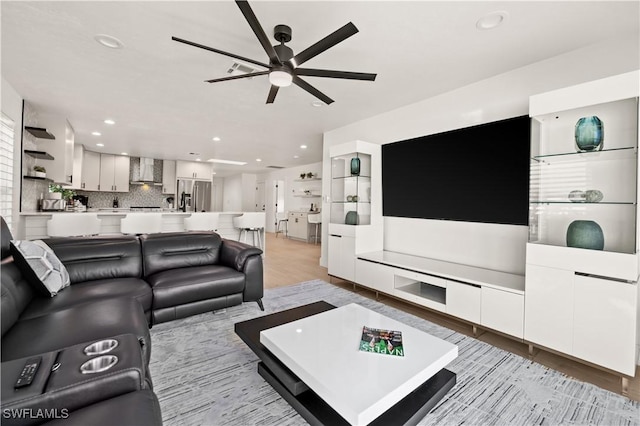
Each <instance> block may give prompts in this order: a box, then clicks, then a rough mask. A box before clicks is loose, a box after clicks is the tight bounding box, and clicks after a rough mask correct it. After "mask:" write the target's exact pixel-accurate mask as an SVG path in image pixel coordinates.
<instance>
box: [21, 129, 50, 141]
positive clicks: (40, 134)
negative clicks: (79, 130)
mask: <svg viewBox="0 0 640 426" xmlns="http://www.w3.org/2000/svg"><path fill="white" fill-rule="evenodd" d="M24 129H25V130H26V131H27V132H29V133H31V134H32V135H33V136H35V137H36V138H39V139H55V138H56V137H55V136H53V135H52V134H51V133H49V132H47V129H44V128H42V127H31V126H24Z"/></svg>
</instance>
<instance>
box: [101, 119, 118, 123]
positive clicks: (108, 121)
mask: <svg viewBox="0 0 640 426" xmlns="http://www.w3.org/2000/svg"><path fill="white" fill-rule="evenodd" d="M104 124H116V122H115V121H113V120H111V119H108V118H107V119H106V120H104Z"/></svg>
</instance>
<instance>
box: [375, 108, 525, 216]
mask: <svg viewBox="0 0 640 426" xmlns="http://www.w3.org/2000/svg"><path fill="white" fill-rule="evenodd" d="M529 133H530V125H529V117H528V116H522V117H515V118H510V119H507V120H502V121H496V122H493V123H488V124H482V125H478V126H473V127H467V128H464V129H457V130H452V131H449V132H445V133H439V134H435V135H429V136H422V137H419V138H415V139H409V140H405V141H401V142H394V143H389V144H385V145H383V146H382V199H383V202H382V209H383V215H384V216H395V217H410V218H423V219H443V220H457V221H465V222H485V223H499V224H510V225H527V223H528V208H529V144H530V134H529Z"/></svg>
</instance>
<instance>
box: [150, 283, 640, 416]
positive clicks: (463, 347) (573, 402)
mask: <svg viewBox="0 0 640 426" xmlns="http://www.w3.org/2000/svg"><path fill="white" fill-rule="evenodd" d="M319 300H325V301H327V302H329V303H331V304H333V305H336V306H342V305H346V304H349V303H358V304H360V305H362V306H365V307H367V308H369V309H372V310H374V311H376V312H379V313H381V314H383V315H386V316H388V317H390V318H394V319H396V320H398V321H401V322H403V323H405V324H408V325H410V326H412V327H415V328H418V329H420V330H423V331H425V332H427V333H430V334H432V335H434V336H437V337H440V338H441V339H444V340H447V341H449V342H451V343H454V344H456V345H458V353H459V355H458V358H457V359H456V360H455V361H454V362H453V363H451V364H450V365H449V366H448V367H447V368H448V369H449V370H451V371H453V372H454V373H456V374H457V375H458V382H457V384H456V386H455V387H454V388H453V389H452V390H451V391H450V392H449V393H448V394H447V395H446V396H445V397H444V398H443V400H442V401H441V402H440V403H439V404H438V405H437V406H436V407H435V408H434V409H433V410H432V411H431V413H430V414H428V415H427V416H426V417H425V418H424V419H423V420H422V421H421V422H420V424H421V425H436V424H437V425H461V424H470V425H560V424H563V425H564V424H566V425H586V424H599V425H607V426H609V425H612V426H613V425H640V403H638V402H636V401H632V400H630V399H628V398H625V397H623V396H620V395H617V394H615V393H612V392H609V391H607V390H604V389H601V388H598V387H596V386H594V385H591V384H588V383H583V382H580V381H578V380H575V379H572V378H569V377H567V376H565V375H564V374H562V373H560V372H557V371H555V370H551V369H549V368H547V367H544V366H542V365H540V364H537V363H535V362H532V361H530V360H528V359H526V358H522V357H521V356H519V355H515V354H512V353H510V352H507V351H504V350H502V349H498V348H496V347H494V346H491V345H489V344H487V343H484V342H481V341H478V340H476V339H474V338H472V337H468V336H465V335H463V334H460V333H457V332H454V331H451V330H449V329H446V328H444V327H442V326H439V325H436V324H433V323H430V322H428V321H425V320H423V319H421V318H418V317H415V316H413V315H411V314H407V313H405V312H402V311H400V310H397V309H395V308H392V307H389V306H386V305H384V304H382V303H379V302H376V301H375V300H370V299H367V298H365V297H363V296H360V295H358V294H355V293H352V292H349V291H346V290H343V289H341V288H339V287H336V286H333V285H331V284H328V283H326V282H324V281H321V280H315V281H309V282H305V283H301V284H297V285H294V286H290V287H283V288H278V289H273V290H266V291H265V297H264V305H265V309H266V312H264V313H263V312H261V311H260V310H259V309H258V306H257V304H256V303H245V304H243V305H241V306H234V307H232V308H228V309H226V310H224V311H221V312H216V313H214V314H212V313H209V314H202V315H197V316H193V317H190V318H186V319H182V320H178V321H172V322H169V323H164V324H159V325H156V326H154V327H153V328H152V329H151V339H152V354H151V364H150V369H151V375H152V377H153V381H154V390H155V392H156V394H157V395H158V398H159V400H160V406H161V408H162V417H163V420H164V424H165V425H167V426H171V425H243V426H244V425H304V424H306V422H305V421H304V419H303V418H302V417H300V416H299V415H298V414H297V413H296V412H295V411H294V410H293V409H292V408H291V407H290V406H289V405H288V404H287V403H286V402H285V401H284V400H283V399H282V398H280V396H279V395H278V394H277V393H276V392H275V391H274V390H273V389H272V388H271V386H270V385H268V384H267V383H266V382H265V381H264V380H263V379H262V377H260V376H259V375H258V372H257V363H258V358H257V357H256V356H255V354H254V353H253V352H252V351H251V350H250V349H249V348H248V347H247V346H246V345H245V344H244V343H243V342H242V340H240V338H239V337H238V336H237V335H236V334H235V333H234V331H233V325H234V323H236V322H239V321H243V320H246V319H251V318H255V317H257V316H260V315H264V314H269V313H273V312H278V311H281V310H284V309H288V308H293V307H296V306H300V305H305V304H307V303H312V302H316V301H319ZM390 426H391V425H390Z"/></svg>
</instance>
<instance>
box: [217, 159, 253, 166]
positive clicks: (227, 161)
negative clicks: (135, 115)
mask: <svg viewBox="0 0 640 426" xmlns="http://www.w3.org/2000/svg"><path fill="white" fill-rule="evenodd" d="M207 161H209V162H211V163H220V164H234V165H236V166H244V165H245V164H247V162H246V161H232V160H221V159H219V158H209V159H208V160H207Z"/></svg>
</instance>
